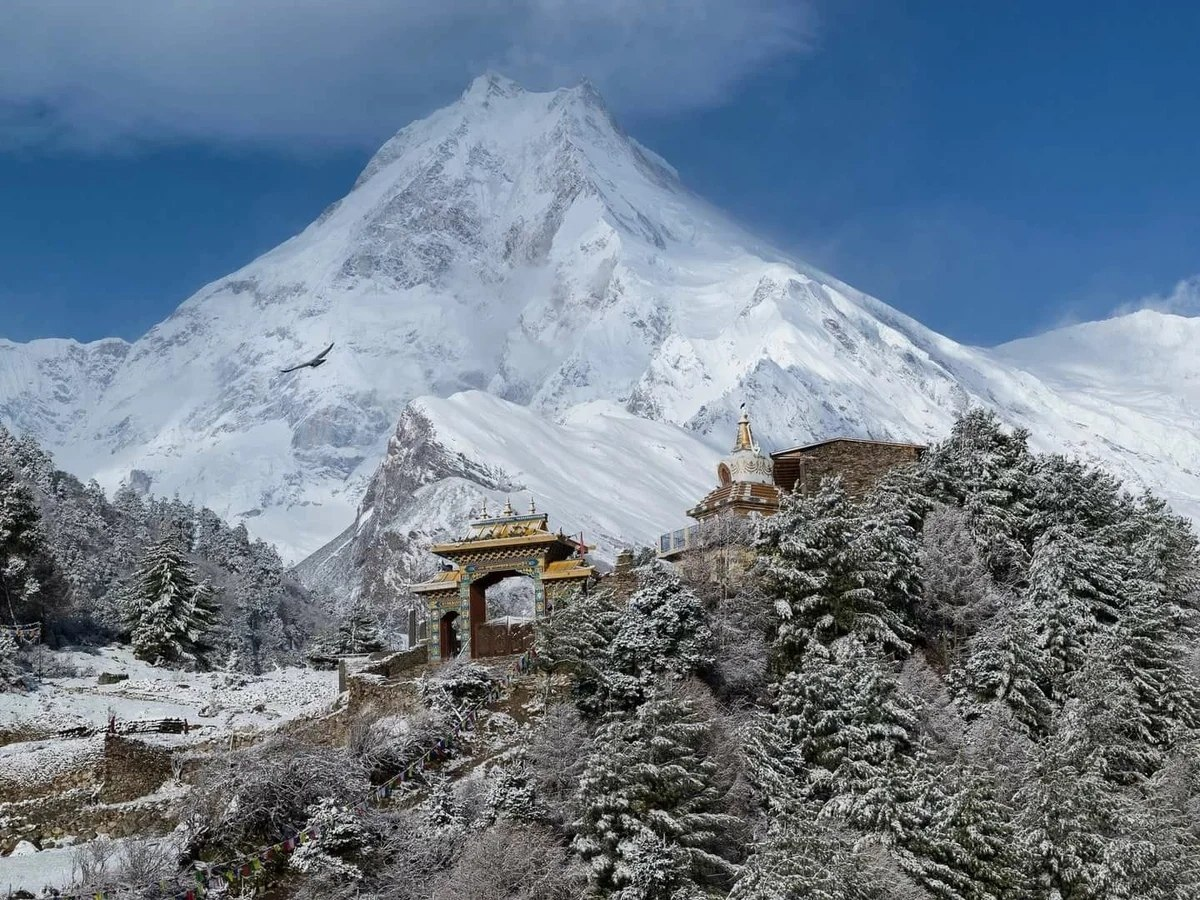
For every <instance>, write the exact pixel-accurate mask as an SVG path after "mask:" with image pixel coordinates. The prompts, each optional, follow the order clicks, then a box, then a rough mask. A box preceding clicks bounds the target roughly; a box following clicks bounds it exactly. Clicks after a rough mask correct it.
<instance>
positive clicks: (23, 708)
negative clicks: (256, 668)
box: [0, 647, 337, 742]
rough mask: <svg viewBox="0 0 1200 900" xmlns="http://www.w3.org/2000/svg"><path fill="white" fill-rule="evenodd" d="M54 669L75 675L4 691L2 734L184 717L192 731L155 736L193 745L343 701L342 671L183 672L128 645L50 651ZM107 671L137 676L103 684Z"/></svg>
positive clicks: (0, 707) (0, 714) (0, 703)
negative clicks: (111, 719)
mask: <svg viewBox="0 0 1200 900" xmlns="http://www.w3.org/2000/svg"><path fill="white" fill-rule="evenodd" d="M47 656H48V657H49V659H48V661H47V662H48V665H47V668H48V669H49V670H51V671H58V672H64V673H70V674H63V675H59V676H58V677H44V678H43V679H42V681H41V684H40V686H39V688H38V689H37V690H36V691H32V692H30V693H28V694H0V730H15V729H19V728H21V727H27V728H29V729H30V730H32V731H34V732H36V733H37V734H39V735H48V734H53V733H57V732H60V731H66V730H68V729H73V728H79V727H81V726H82V727H93V728H98V729H103V728H104V727H105V726H106V724H107V722H108V718H109V716H110V715H115V716H116V718H117V721H118V722H135V721H140V720H148V719H164V718H174V719H184V720H186V721H187V722H188V723H189V726H190V727H189V734H188V735H187V736H186V737H185V736H183V735H155V736H148V737H150V738H152V739H155V740H163V741H170V742H192V741H197V740H206V739H208V738H212V737H214V736H218V735H220V734H223V733H227V732H230V731H250V730H257V729H261V728H265V727H268V726H270V725H273V724H277V723H279V722H282V721H285V720H287V719H292V718H296V717H298V716H302V715H305V714H308V713H313V712H317V711H319V710H320V709H322V708H323V707H325V706H327V705H328V704H330V703H331V702H333V700H334V699H336V697H337V673H336V672H320V671H315V670H313V669H306V668H300V667H296V666H293V667H288V668H285V669H279V670H276V671H273V672H268V673H266V674H264V675H261V676H252V675H238V674H231V673H225V672H178V671H174V670H171V669H160V668H156V667H154V666H151V665H149V664H148V663H144V662H142V661H140V660H137V659H134V658H133V654H132V653H131V652H130V651H129V649H128V648H125V647H103V648H99V649H96V650H68V651H62V652H54V653H48V654H47ZM101 673H111V674H125V675H128V676H129V678H128V680H126V681H121V682H118V683H116V684H111V685H101V684H98V683H97V680H96V679H97V676H98V675H100V674H101Z"/></svg>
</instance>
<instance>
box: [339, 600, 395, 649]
mask: <svg viewBox="0 0 1200 900" xmlns="http://www.w3.org/2000/svg"><path fill="white" fill-rule="evenodd" d="M337 639H338V648H339V649H340V650H341V652H342V653H343V654H354V653H375V652H376V651H378V650H382V649H383V646H384V645H383V639H382V638H381V637H380V636H379V623H378V622H377V621H376V620H375V617H374V616H373V615H372V614H371V612H370V611H369V610H368V609H367V608H366V606H364V605H362V604H359V605H356V606H355V607H354V608H353V609H352V610H350V613H349V615H347V616H346V617H345V618H344V619H343V620H342V622H341V624H340V625H338V632H337Z"/></svg>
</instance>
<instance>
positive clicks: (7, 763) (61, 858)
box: [0, 647, 337, 896]
mask: <svg viewBox="0 0 1200 900" xmlns="http://www.w3.org/2000/svg"><path fill="white" fill-rule="evenodd" d="M38 665H39V667H41V668H42V670H43V672H44V674H43V675H42V677H41V679H40V683H39V686H38V689H37V690H35V691H31V692H30V693H27V694H21V693H0V731H10V732H12V731H16V732H19V731H22V730H28V731H29V732H31V734H32V736H34V737H35V738H36V739H35V740H29V741H23V742H18V743H10V744H8V745H6V746H0V801H3V800H6V799H11V798H14V797H20V796H24V795H29V794H33V795H37V794H38V793H39V788H40V787H42V786H50V785H51V784H52V783H53V782H54V781H55V779H56V778H59V777H62V776H64V775H67V774H69V773H70V772H74V771H81V770H86V769H89V768H90V767H92V766H93V765H94V764H95V762H96V760H97V759H98V758H99V755H100V753H101V752H102V743H103V731H104V729H105V727H106V726H107V724H108V719H109V716H110V715H111V716H115V717H116V719H117V723H118V727H120V726H121V725H122V724H124V723H131V722H138V721H145V720H155V719H164V718H171V719H184V720H186V721H187V722H188V725H189V728H188V734H187V735H178V734H144V735H142V734H139V738H142V739H144V740H148V741H154V742H159V743H166V744H172V745H177V746H178V745H185V746H186V745H189V744H194V743H198V742H201V741H206V740H210V739H212V738H214V737H222V736H224V735H226V734H230V733H233V732H241V733H245V732H253V731H258V730H261V729H264V728H270V727H272V726H275V725H278V724H280V723H283V722H286V721H288V720H289V719H294V718H297V717H300V716H304V715H309V714H312V713H318V712H321V711H322V710H324V709H326V708H327V707H328V706H329V705H330V704H331V703H332V702H333V701H334V700H335V699H336V698H337V673H336V672H319V671H315V670H312V669H305V668H300V667H295V666H293V667H289V668H286V669H279V670H277V671H274V672H269V673H267V674H265V675H261V676H250V675H237V674H232V673H225V672H177V671H173V670H170V669H160V668H155V667H154V666H151V665H148V664H147V663H144V662H141V661H140V660H137V659H134V658H133V654H132V653H131V652H130V650H129V649H128V648H125V647H103V648H99V649H94V650H92V649H89V650H66V651H59V652H54V651H46V652H45V653H44V654H43V655H42V656H41V658H40V659H39V660H38ZM102 673H109V674H123V675H127V676H128V679H127V680H125V681H120V682H117V683H116V684H110V685H101V684H99V683H98V682H97V676H98V675H100V674H102ZM80 728H85V729H94V730H95V733H94V734H89V735H82V736H70V735H68V736H63V737H55V735H57V734H58V733H60V732H70V731H71V730H73V729H80ZM26 849H29V850H32V849H34V848H26ZM74 852H75V849H74V848H71V847H54V848H49V849H44V850H42V851H40V852H27V853H17V854H14V855H12V856H8V857H0V896H3V895H4V892H5V891H7V890H9V889H12V890H16V889H18V888H22V887H23V888H25V889H27V890H33V891H37V890H40V889H41V888H42V887H44V886H47V885H48V886H52V887H62V886H64V885H66V884H68V883H69V882H70V880H71V869H72V862H73V854H74Z"/></svg>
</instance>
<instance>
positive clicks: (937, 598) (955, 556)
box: [915, 505, 1005, 667]
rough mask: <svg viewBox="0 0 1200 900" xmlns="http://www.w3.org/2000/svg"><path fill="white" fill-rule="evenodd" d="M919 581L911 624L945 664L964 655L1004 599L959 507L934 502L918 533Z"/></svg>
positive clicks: (950, 663)
mask: <svg viewBox="0 0 1200 900" xmlns="http://www.w3.org/2000/svg"><path fill="white" fill-rule="evenodd" d="M920 567H921V581H922V585H923V589H922V591H921V594H920V596H919V597H918V598H917V601H916V611H915V618H916V625H917V628H918V630H919V631H920V633H921V635H922V637H923V638H924V642H925V646H926V647H928V648H930V649H931V650H932V651H933V652H934V653H935V654H936V657H937V659H938V660H939V661H940V662H941V663H943V664H944V665H946V666H947V667H954V666H956V665H958V664H959V663H960V662H961V661H962V659H963V658H964V657H965V652H966V648H967V643H968V641H969V640H970V639H971V638H972V637H973V636H974V635H975V634H976V632H978V631H979V629H980V628H981V627H982V626H983V625H984V623H985V622H987V621H988V619H990V618H991V616H992V615H993V614H994V613H995V612H996V610H997V609H998V608H999V607H1000V606H1001V604H1002V603H1003V602H1004V599H1005V598H1004V597H1002V595H1001V592H1000V590H999V589H998V588H997V587H996V584H995V582H993V581H992V577H991V575H990V574H989V573H988V570H987V566H986V565H985V564H984V561H983V557H982V556H981V555H980V553H979V548H978V547H977V546H976V544H975V539H974V537H973V536H972V534H971V531H970V528H969V526H968V524H967V517H966V515H965V514H964V513H963V512H962V510H960V509H958V508H957V507H953V506H945V505H939V506H937V507H936V508H935V509H933V510H932V511H931V512H930V513H929V515H928V516H927V517H926V519H925V527H924V529H923V530H922V532H921V559H920Z"/></svg>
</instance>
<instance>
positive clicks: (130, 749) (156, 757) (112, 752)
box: [97, 734, 171, 803]
mask: <svg viewBox="0 0 1200 900" xmlns="http://www.w3.org/2000/svg"><path fill="white" fill-rule="evenodd" d="M97 775H98V778H99V780H100V799H101V800H103V801H104V802H105V803H121V802H124V801H126V800H135V799H137V798H138V797H144V796H145V795H146V794H152V793H154V792H155V791H156V790H158V788H159V787H160V786H161V785H162V784H163V782H165V781H166V780H167V779H168V778H170V777H171V753H170V751H169V750H166V749H164V748H162V747H155V746H153V745H151V744H147V743H144V742H142V741H137V740H133V739H132V738H127V737H121V736H120V735H116V734H109V735H105V737H104V756H103V758H102V759H101V761H100V766H99V771H98V772H97Z"/></svg>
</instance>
